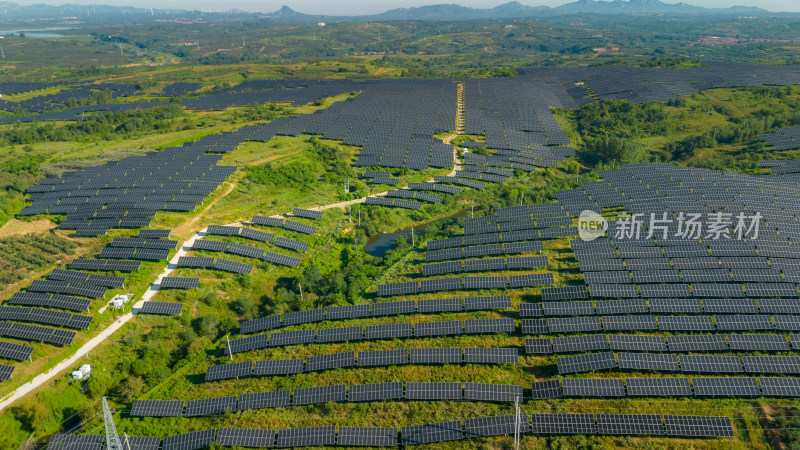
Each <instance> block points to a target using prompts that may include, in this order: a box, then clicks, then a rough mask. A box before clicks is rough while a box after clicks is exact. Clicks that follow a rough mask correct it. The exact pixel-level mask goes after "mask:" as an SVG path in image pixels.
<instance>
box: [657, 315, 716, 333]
mask: <svg viewBox="0 0 800 450" xmlns="http://www.w3.org/2000/svg"><path fill="white" fill-rule="evenodd" d="M658 328H659V329H660V330H661V331H710V330H716V326H714V321H713V319H712V317H711V316H658Z"/></svg>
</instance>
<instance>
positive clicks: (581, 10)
mask: <svg viewBox="0 0 800 450" xmlns="http://www.w3.org/2000/svg"><path fill="white" fill-rule="evenodd" d="M586 13H591V14H641V15H645V14H646V15H654V14H667V15H679V14H680V15H686V14H691V15H705V14H713V15H744V14H746V15H765V14H768V15H775V14H779V13H774V12H769V11H767V10H764V9H761V8H756V7H750V6H734V7H731V8H703V7H701V6H693V5H687V4H685V3H664V2H662V1H661V0H611V1H601V0H577V1H575V2H572V3H567V4H564V5H562V6H557V7H548V6H527V5H523V4H522V3H519V2H517V1H512V2H509V3H505V4H502V5H499V6H496V7H494V8H486V9H482V8H469V7H466V6H460V5H456V4H437V5H428V6H420V7H415V8H397V9H392V10H389V11H386V12H383V13H380V14H372V15H362V16H328V15H326V16H323V15H318V14H305V13H301V12H297V11H295V10H293V9H292V8H290V7H288V6H284V7H282V8H281V9H279V10H277V11H274V12H271V13H247V12H245V11H240V10H232V11H227V12H225V13H224V14H225V15H226V16H227V17H228V18H230V17H231V15H234V16H251V15H257V16H258V17H260V18H262V19H266V20H273V21H281V22H296V23H313V22H318V21H329V22H334V21H338V22H381V21H391V20H480V19H519V18H533V17H553V16H559V15H573V14H586ZM200 14H201V12H200V11H188V10H175V9H149V8H141V7H121V6H107V5H71V4H65V5H60V6H52V5H43V4H36V5H19V4H16V3H13V2H0V18H2V19H6V20H8V19H18V20H19V19H23V18H39V19H41V18H45V17H50V18H55V17H61V18H64V17H70V16H72V17H78V18H86V17H92V16H94V17H96V18H99V17H106V18H108V17H110V16H115V15H120V16H128V19H130V18H132V16H138V17H144V16H151V17H156V16H158V17H161V18H163V17H164V16H174V15H200ZM221 14H223V13H220V12H217V13H208V12H206V13H205V17H208V18H210V17H213V16H215V15H221Z"/></svg>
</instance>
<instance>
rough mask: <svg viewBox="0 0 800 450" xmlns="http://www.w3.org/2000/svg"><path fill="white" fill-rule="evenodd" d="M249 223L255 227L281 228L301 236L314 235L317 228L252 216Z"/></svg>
mask: <svg viewBox="0 0 800 450" xmlns="http://www.w3.org/2000/svg"><path fill="white" fill-rule="evenodd" d="M251 222H253V223H254V224H256V225H264V226H268V227H277V228H283V229H285V230H289V231H295V232H298V233H303V234H314V233H316V232H317V228H316V227H314V226H312V225H306V224H304V223H300V222H295V221H292V220H284V219H283V218H281V217H265V216H253V220H252V221H251Z"/></svg>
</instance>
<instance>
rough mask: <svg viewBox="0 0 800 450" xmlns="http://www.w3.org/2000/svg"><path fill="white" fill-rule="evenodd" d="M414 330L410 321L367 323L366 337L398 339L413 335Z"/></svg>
mask: <svg viewBox="0 0 800 450" xmlns="http://www.w3.org/2000/svg"><path fill="white" fill-rule="evenodd" d="M413 335H414V330H413V328H412V325H411V324H410V323H390V324H386V325H367V327H366V328H365V331H364V337H365V339H396V338H404V337H411V336H413Z"/></svg>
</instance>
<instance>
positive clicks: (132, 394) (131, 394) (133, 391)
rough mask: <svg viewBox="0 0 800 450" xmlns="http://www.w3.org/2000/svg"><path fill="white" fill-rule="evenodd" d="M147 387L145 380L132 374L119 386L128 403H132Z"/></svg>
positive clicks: (120, 392)
mask: <svg viewBox="0 0 800 450" xmlns="http://www.w3.org/2000/svg"><path fill="white" fill-rule="evenodd" d="M145 388H146V386H145V384H144V380H143V379H141V378H140V377H137V376H135V375H132V376H130V377H128V378H127V379H126V380H125V381H123V382H122V384H121V385H120V387H119V394H120V395H121V396H122V398H124V399H125V401H126V402H127V403H130V402H132V401H134V400H135V399H137V398H138V397H139V395H141V393H142V392H143V391H144V389H145Z"/></svg>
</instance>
